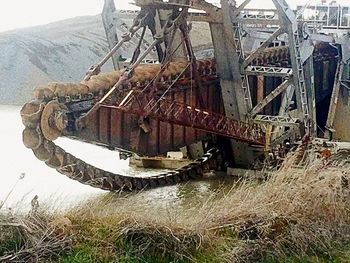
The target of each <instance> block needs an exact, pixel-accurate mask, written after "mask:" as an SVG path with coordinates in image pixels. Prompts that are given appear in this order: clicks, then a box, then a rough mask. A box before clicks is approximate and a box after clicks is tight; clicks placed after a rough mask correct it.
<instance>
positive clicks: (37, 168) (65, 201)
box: [0, 106, 230, 209]
mask: <svg viewBox="0 0 350 263" xmlns="http://www.w3.org/2000/svg"><path fill="white" fill-rule="evenodd" d="M19 111H20V108H19V107H15V106H0V120H1V126H0V146H1V148H0V157H1V158H0V169H1V170H0V171H1V172H0V203H1V201H3V200H5V199H6V202H5V205H4V208H3V209H9V208H15V209H28V208H29V207H30V205H29V204H30V200H31V199H32V198H33V197H34V196H35V195H38V196H39V201H40V202H45V203H47V204H49V205H54V206H55V207H59V208H65V207H68V206H72V205H74V204H76V203H78V202H82V201H83V200H86V199H91V198H95V197H96V198H97V197H103V196H104V195H107V194H108V193H107V192H106V191H103V190H100V189H95V188H92V187H90V186H86V185H83V184H80V183H78V182H76V181H74V180H70V179H68V178H67V177H65V176H64V175H61V174H59V173H58V172H57V171H55V170H54V169H51V168H49V167H47V166H46V165H45V164H44V163H43V162H40V161H39V160H37V159H36V158H35V156H34V155H33V153H32V151H31V150H29V149H26V148H25V147H24V146H23V144H22V130H23V125H22V123H21V118H20V115H19ZM57 144H58V145H60V146H61V147H62V148H64V149H65V150H66V151H68V152H70V153H72V154H74V155H75V156H77V157H79V158H81V159H82V160H84V161H86V162H88V163H91V164H93V165H95V166H97V167H100V168H103V169H105V170H108V171H111V172H114V173H119V174H125V175H137V176H149V175H155V174H157V173H160V172H161V171H159V170H158V171H157V170H145V169H139V168H138V169H137V168H132V167H129V165H128V161H127V160H119V158H118V154H117V153H116V152H112V151H109V150H106V149H104V148H101V147H97V146H94V145H90V144H87V143H81V142H78V141H72V140H68V139H59V140H57ZM22 173H24V174H25V176H24V178H23V179H22V180H19V177H20V175H21V174H22ZM224 185H225V187H228V186H229V185H230V184H227V179H220V180H218V179H215V180H213V179H210V180H204V181H200V182H198V181H197V182H190V183H187V184H182V185H175V186H169V187H163V188H158V189H154V190H150V191H146V192H142V193H138V194H131V195H129V197H128V198H130V199H136V200H133V201H137V202H141V203H144V204H145V205H148V204H153V205H154V204H156V205H157V206H168V205H169V204H172V205H184V204H190V205H191V204H193V203H195V202H197V201H198V200H200V198H202V199H203V198H206V197H207V196H208V195H210V194H211V193H213V192H215V191H217V190H218V189H221V188H222V187H224ZM12 189H14V190H13V191H12V192H11V190H12ZM10 192H11V194H10V195H9V196H8V194H9V193H10ZM118 198H119V197H118V196H116V197H115V198H114V200H115V199H118Z"/></svg>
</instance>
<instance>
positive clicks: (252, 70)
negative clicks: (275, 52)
mask: <svg viewBox="0 0 350 263" xmlns="http://www.w3.org/2000/svg"><path fill="white" fill-rule="evenodd" d="M245 74H247V75H251V76H259V75H263V76H270V77H282V78H286V77H291V76H292V75H293V69H291V68H279V67H263V66H248V67H247V68H246V70H245Z"/></svg>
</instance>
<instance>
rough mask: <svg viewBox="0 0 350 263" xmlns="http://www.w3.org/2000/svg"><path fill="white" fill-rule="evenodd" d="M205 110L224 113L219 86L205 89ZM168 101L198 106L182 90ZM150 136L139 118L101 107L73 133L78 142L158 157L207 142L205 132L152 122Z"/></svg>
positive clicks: (172, 94)
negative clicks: (142, 129) (85, 124)
mask: <svg viewBox="0 0 350 263" xmlns="http://www.w3.org/2000/svg"><path fill="white" fill-rule="evenodd" d="M201 93H202V94H203V98H204V100H205V101H204V103H205V109H207V110H209V111H212V112H215V113H220V114H222V113H223V109H222V106H221V103H220V102H221V95H220V90H219V88H218V86H217V85H215V84H211V85H208V86H204V87H203V88H202V90H201ZM168 99H171V100H174V101H176V102H179V103H184V104H192V105H195V104H194V103H195V97H194V94H193V90H191V89H183V90H182V91H180V90H179V91H177V92H173V93H171V94H169V96H168ZM149 129H150V132H149V133H144V132H142V131H141V130H140V126H139V117H138V116H137V115H135V114H131V113H127V112H122V111H120V110H118V109H115V108H109V107H101V108H100V109H99V110H98V111H97V112H96V113H94V114H93V115H91V117H90V120H89V122H88V123H87V126H86V127H85V128H84V129H83V130H82V131H80V132H76V133H74V134H73V136H74V137H77V138H79V139H82V140H85V141H89V142H95V143H97V144H100V145H104V146H106V147H110V148H119V149H124V150H127V151H132V152H135V153H137V154H140V155H146V156H156V155H160V154H164V153H166V152H168V151H172V150H178V149H179V148H180V147H183V146H186V145H190V144H192V143H194V142H197V141H201V140H204V139H206V138H207V137H208V134H207V133H205V132H201V131H197V130H195V129H194V128H190V127H185V126H181V125H176V124H169V123H166V122H163V121H160V120H154V119H151V120H150V122H149Z"/></svg>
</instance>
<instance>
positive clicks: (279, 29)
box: [242, 27, 285, 68]
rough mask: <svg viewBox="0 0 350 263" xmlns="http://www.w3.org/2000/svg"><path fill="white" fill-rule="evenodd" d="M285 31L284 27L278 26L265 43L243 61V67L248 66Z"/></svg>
mask: <svg viewBox="0 0 350 263" xmlns="http://www.w3.org/2000/svg"><path fill="white" fill-rule="evenodd" d="M283 33H285V29H284V28H283V27H280V28H278V29H277V30H276V31H275V32H274V33H273V34H272V35H271V36H270V37H269V38H268V39H267V40H266V41H265V42H264V43H262V44H261V46H260V47H258V48H257V49H256V50H255V51H254V52H253V53H251V54H250V55H249V56H248V57H247V58H246V59H245V60H244V62H243V63H242V68H246V67H247V66H248V65H249V64H250V63H251V62H252V61H253V60H254V59H255V58H256V57H257V56H258V55H259V54H260V53H261V52H262V51H263V50H264V49H265V48H267V47H268V46H269V45H270V44H271V43H272V42H273V41H275V40H276V38H277V37H279V36H280V35H282V34H283Z"/></svg>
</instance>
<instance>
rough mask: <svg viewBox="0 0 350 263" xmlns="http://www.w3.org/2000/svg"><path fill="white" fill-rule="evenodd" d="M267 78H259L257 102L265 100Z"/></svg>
mask: <svg viewBox="0 0 350 263" xmlns="http://www.w3.org/2000/svg"><path fill="white" fill-rule="evenodd" d="M264 85H265V77H264V76H257V89H258V90H257V102H258V103H259V102H261V101H262V100H263V99H264V93H265V90H264V89H265V87H264Z"/></svg>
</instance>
